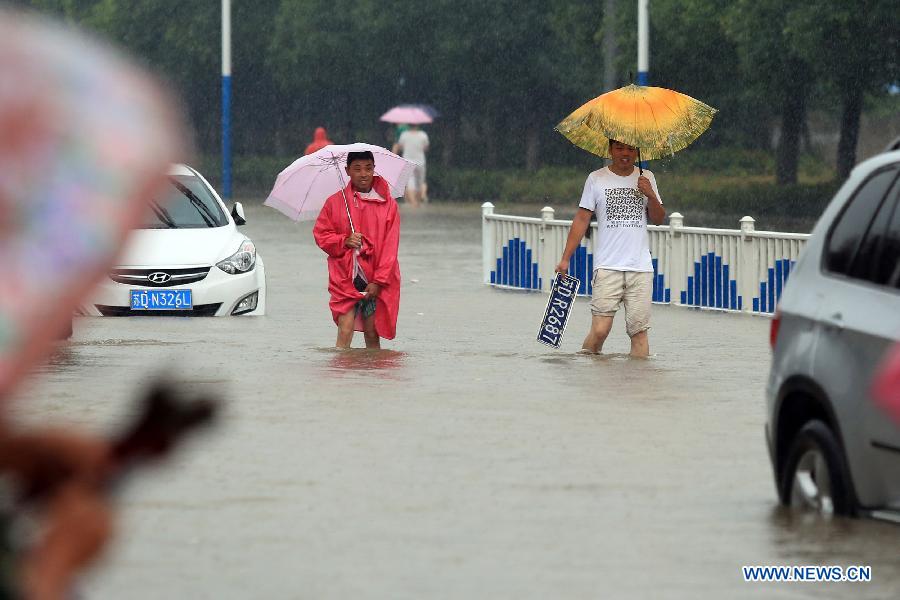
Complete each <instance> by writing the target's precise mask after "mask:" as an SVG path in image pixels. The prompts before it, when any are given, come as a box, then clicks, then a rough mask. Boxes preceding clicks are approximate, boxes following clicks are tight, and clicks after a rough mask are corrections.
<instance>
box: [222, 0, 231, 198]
mask: <svg viewBox="0 0 900 600" xmlns="http://www.w3.org/2000/svg"><path fill="white" fill-rule="evenodd" d="M222 195H223V196H224V197H225V198H226V199H230V198H231V0H222Z"/></svg>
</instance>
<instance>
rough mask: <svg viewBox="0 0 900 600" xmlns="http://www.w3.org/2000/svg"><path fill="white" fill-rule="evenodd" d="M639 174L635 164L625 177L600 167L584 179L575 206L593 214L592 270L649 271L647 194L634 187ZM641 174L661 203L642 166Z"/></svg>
mask: <svg viewBox="0 0 900 600" xmlns="http://www.w3.org/2000/svg"><path fill="white" fill-rule="evenodd" d="M639 176H640V173H639V171H638V168H637V167H635V168H634V171H633V172H632V173H631V175H628V176H627V177H621V176H619V175H616V174H615V173H613V172H612V171H610V170H609V167H603V168H602V169H599V170H597V171H594V172H593V173H591V174H590V175H588V177H587V181H585V182H584V192H583V193H582V194H581V202H580V203H579V204H578V206H579V207H581V208H586V209H588V210H590V211H593V212H594V214H595V215H597V235H595V236H594V269H601V268H602V269H609V270H611V271H641V272H645V273H652V272H653V263H652V262H651V259H650V237H649V235H648V234H647V197H646V196H645V195H644V194H642V193H641V192H640V191H639V190H638V189H637V181H638V177H639ZM644 177H646V178H647V179H649V180H650V185H651V186H652V187H653V191H654V192H656V197H657V198H659V200H660V203H661V202H662V197H661V196H660V195H659V189H658V188H657V187H656V178H655V177H654V176H653V173H651V172H650V171H648V170H647V169H644Z"/></svg>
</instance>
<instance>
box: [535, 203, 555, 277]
mask: <svg viewBox="0 0 900 600" xmlns="http://www.w3.org/2000/svg"><path fill="white" fill-rule="evenodd" d="M555 218H556V211H555V210H553V207H552V206H545V207H544V208H542V209H541V245H540V251H539V252H538V274H539V275H540V277H541V284H542V285H541V287H540V289H541V290H545V289H546V290H549V289H550V281H551V280H552V279H553V269H554V267H556V265H555V264H553V260H554V259H553V257H555V256H556V252H553V251H551V248H552V247H553V246H554V245H555V244H556V235H551V234H550V231H551V229H550V227H549V226H548V225H547V222H548V221H552V220H554V219H555ZM548 235H549V239H548Z"/></svg>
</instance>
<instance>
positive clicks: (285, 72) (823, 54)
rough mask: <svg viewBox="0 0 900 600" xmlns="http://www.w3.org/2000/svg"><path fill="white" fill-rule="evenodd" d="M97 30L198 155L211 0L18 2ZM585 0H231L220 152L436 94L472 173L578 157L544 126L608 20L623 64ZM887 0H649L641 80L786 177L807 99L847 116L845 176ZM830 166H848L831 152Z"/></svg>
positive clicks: (889, 34)
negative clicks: (773, 147)
mask: <svg viewBox="0 0 900 600" xmlns="http://www.w3.org/2000/svg"><path fill="white" fill-rule="evenodd" d="M15 4H18V5H25V6H30V7H32V8H34V9H36V10H39V11H42V12H46V13H51V14H55V15H58V16H61V17H63V18H64V19H67V20H68V21H70V22H74V23H78V24H80V25H81V26H83V27H86V28H88V29H90V30H93V31H95V32H97V33H99V34H101V35H103V36H105V37H106V38H108V39H110V40H111V41H113V42H114V43H116V44H119V45H121V46H122V47H124V48H125V49H126V50H128V51H130V52H131V53H133V54H134V55H135V56H137V57H138V58H139V59H140V60H142V61H144V62H145V63H146V64H147V65H149V66H150V67H151V68H152V69H153V70H155V71H156V72H157V73H159V74H160V75H161V76H162V77H163V78H165V79H166V80H168V81H169V82H170V83H171V84H172V86H173V87H174V88H175V89H176V91H177V92H178V93H179V94H180V95H181V97H182V98H184V102H185V105H186V107H187V109H188V113H189V115H190V117H191V119H192V122H193V124H194V127H195V131H196V139H197V145H198V148H199V149H200V150H201V151H202V152H204V153H207V154H215V153H217V152H218V147H219V143H220V141H219V122H220V94H221V91H220V90H221V88H220V86H221V83H220V75H219V74H220V60H221V59H220V47H221V29H220V18H221V13H220V6H219V3H218V2H200V3H173V2H170V1H168V0H142V1H141V2H133V1H126V0H30V1H26V0H20V1H19V2H15ZM612 4H613V3H607V4H605V3H603V2H599V1H597V0H569V1H566V2H545V1H543V0H517V1H513V0H494V1H493V2H483V1H482V0H432V1H430V2H428V3H422V2H418V1H413V0H382V1H380V2H373V1H371V0H353V1H351V0H327V1H326V0H303V1H299V0H257V1H256V2H253V3H247V2H239V1H235V2H234V3H233V8H232V10H233V18H232V23H233V44H232V56H233V78H232V79H233V96H232V98H233V100H232V107H233V108H232V110H233V113H232V118H233V125H234V133H233V148H234V151H235V152H236V153H238V154H270V155H274V154H278V155H292V154H299V151H300V149H301V148H303V147H304V146H305V145H306V143H307V142H308V141H309V138H310V136H311V134H312V130H313V129H314V128H315V127H316V126H318V125H324V126H326V127H327V128H328V129H329V132H330V137H331V138H332V139H334V140H335V141H339V142H348V141H354V140H367V141H371V142H374V143H379V144H389V143H390V141H391V136H392V135H393V133H392V129H391V127H390V126H388V125H387V124H384V123H381V122H379V120H378V117H379V116H380V115H381V114H382V113H383V112H384V111H386V110H387V109H388V108H390V107H391V106H393V105H395V104H398V103H403V102H424V103H428V104H431V105H434V106H436V107H437V108H438V110H439V111H440V112H441V117H440V118H439V119H438V120H437V121H436V122H435V123H434V124H433V125H432V126H431V131H432V132H433V135H432V137H433V139H434V143H433V150H432V156H433V160H434V161H436V162H437V163H438V164H444V165H456V166H468V167H494V166H497V167H511V166H518V167H521V166H527V167H528V168H529V169H536V168H538V167H539V166H541V165H548V164H572V163H581V164H588V163H590V162H591V161H592V159H591V158H590V157H589V156H586V155H585V154H584V153H583V152H581V151H579V150H577V149H575V148H574V147H572V146H571V145H570V144H568V142H566V141H565V140H563V139H562V138H561V136H559V135H558V134H556V133H555V132H554V131H553V126H554V125H555V124H556V123H558V122H559V121H560V120H561V119H562V118H563V117H564V116H565V115H566V114H568V113H569V112H570V111H571V110H573V109H574V108H576V107H577V106H578V105H580V104H581V103H583V102H585V101H587V100H589V99H590V98H593V97H595V96H597V95H599V94H600V93H602V92H603V91H605V90H603V89H602V83H603V75H604V73H603V70H604V58H608V57H604V56H603V52H602V46H601V41H602V39H601V37H602V31H603V26H604V23H606V24H609V23H613V24H614V25H615V26H616V27H615V30H616V31H617V36H618V39H617V40H616V42H617V43H616V44H615V46H616V47H617V48H618V53H619V54H618V56H617V57H613V58H614V59H615V64H616V65H617V69H618V71H619V75H618V79H619V82H620V83H622V84H624V83H628V82H629V77H630V75H629V73H633V72H635V71H636V67H635V55H636V52H635V49H636V44H637V40H636V39H635V35H636V34H635V31H636V3H635V2H628V1H626V0H619V1H618V2H616V3H614V4H615V6H616V7H617V8H616V13H615V14H604V13H603V10H604V6H608V5H612ZM895 9H896V7H895V4H894V3H893V2H891V1H890V0H860V1H859V2H854V3H847V2H844V1H843V0H809V1H808V2H802V3H791V2H787V1H786V0H652V3H651V73H650V74H651V82H652V84H654V85H661V86H665V87H672V88H674V89H678V90H680V91H683V92H685V93H687V94H689V95H691V96H694V97H696V98H699V99H701V100H703V101H705V102H707V103H708V104H711V105H713V106H715V107H717V108H718V109H720V114H719V115H718V117H717V118H716V121H714V124H713V128H712V129H711V131H710V132H708V133H707V134H705V135H704V136H703V137H701V139H700V141H699V142H698V144H700V145H701V146H706V147H715V146H719V145H728V146H739V147H746V148H766V147H768V146H769V144H770V143H771V139H772V137H773V131H779V132H780V137H779V143H778V148H777V156H778V160H777V165H778V167H777V170H778V175H779V180H780V181H783V182H790V181H794V180H795V179H796V164H797V163H796V159H797V155H798V153H799V148H800V139H801V136H802V134H803V128H804V122H805V118H806V114H807V112H808V110H810V109H812V108H821V109H825V110H828V111H830V112H832V113H833V114H836V115H837V114H840V115H841V116H842V117H841V118H842V121H841V122H842V142H841V143H842V150H841V151H842V152H843V155H841V156H839V158H838V164H839V166H840V165H843V167H842V168H844V169H846V166H847V164H851V165H852V162H853V160H854V159H855V154H854V152H855V144H856V137H855V136H856V132H857V131H858V128H859V111H860V110H862V107H863V105H864V101H865V99H866V98H867V97H876V96H884V95H885V94H886V92H885V90H886V86H887V85H888V84H891V83H896V82H897V81H898V80H900V71H898V58H897V57H898V56H900V52H898V34H897V28H896V26H895V22H896V15H895V12H896V10H895ZM842 161H843V162H842Z"/></svg>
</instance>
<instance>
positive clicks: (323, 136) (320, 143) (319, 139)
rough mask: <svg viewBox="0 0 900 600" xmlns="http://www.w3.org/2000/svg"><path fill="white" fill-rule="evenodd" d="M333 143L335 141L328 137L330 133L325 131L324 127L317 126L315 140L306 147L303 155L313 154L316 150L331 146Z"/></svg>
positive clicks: (314, 134)
mask: <svg viewBox="0 0 900 600" xmlns="http://www.w3.org/2000/svg"><path fill="white" fill-rule="evenodd" d="M333 143H334V142H332V141H331V140H329V139H328V134H327V133H326V132H325V128H324V127H316V131H315V133H313V141H312V142H310V143H309V145H308V146H307V147H306V151H305V152H304V153H303V155H304V156H305V155H307V154H312V153H313V152H315V151H316V150H321V149H322V148H324V147H325V146H330V145H331V144H333Z"/></svg>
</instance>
